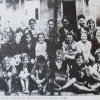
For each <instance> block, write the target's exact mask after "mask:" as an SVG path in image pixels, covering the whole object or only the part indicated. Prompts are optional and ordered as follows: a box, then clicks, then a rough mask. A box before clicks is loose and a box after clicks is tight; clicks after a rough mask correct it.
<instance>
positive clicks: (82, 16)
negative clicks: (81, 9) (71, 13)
mask: <svg viewBox="0 0 100 100" xmlns="http://www.w3.org/2000/svg"><path fill="white" fill-rule="evenodd" d="M80 18H83V19H85V16H84V15H79V16H78V18H77V19H78V20H79V19H80Z"/></svg>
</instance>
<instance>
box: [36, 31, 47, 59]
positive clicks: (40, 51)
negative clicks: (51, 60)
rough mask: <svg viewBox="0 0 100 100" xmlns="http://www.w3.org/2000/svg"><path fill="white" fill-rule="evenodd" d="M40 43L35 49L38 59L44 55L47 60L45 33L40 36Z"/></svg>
mask: <svg viewBox="0 0 100 100" xmlns="http://www.w3.org/2000/svg"><path fill="white" fill-rule="evenodd" d="M37 38H38V42H37V44H36V47H35V53H36V57H38V56H40V55H42V56H44V57H45V59H47V58H48V55H47V43H46V42H45V35H44V34H43V33H40V34H38V37H37Z"/></svg>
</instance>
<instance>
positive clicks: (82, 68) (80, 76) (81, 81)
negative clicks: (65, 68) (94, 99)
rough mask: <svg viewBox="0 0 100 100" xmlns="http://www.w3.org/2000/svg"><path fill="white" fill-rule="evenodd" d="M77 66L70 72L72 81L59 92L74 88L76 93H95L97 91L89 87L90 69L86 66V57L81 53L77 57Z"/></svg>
mask: <svg viewBox="0 0 100 100" xmlns="http://www.w3.org/2000/svg"><path fill="white" fill-rule="evenodd" d="M75 60H76V61H75V65H74V66H73V68H72V69H71V70H70V80H69V81H68V82H67V83H66V84H65V85H64V86H62V87H61V88H59V89H58V90H60V91H61V90H63V89H66V88H68V87H70V86H73V87H74V88H75V89H74V90H75V92H78V93H84V92H85V93H88V92H94V91H95V90H94V89H92V88H90V87H89V86H88V84H89V82H88V79H89V77H90V70H89V67H88V66H86V65H85V62H84V56H83V54H81V53H78V54H77V55H76V56H75Z"/></svg>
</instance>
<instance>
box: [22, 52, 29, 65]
mask: <svg viewBox="0 0 100 100" xmlns="http://www.w3.org/2000/svg"><path fill="white" fill-rule="evenodd" d="M21 57H22V63H23V64H28V63H29V62H30V57H29V56H28V54H27V53H23V54H22V55H21Z"/></svg>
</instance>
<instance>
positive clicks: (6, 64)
mask: <svg viewBox="0 0 100 100" xmlns="http://www.w3.org/2000/svg"><path fill="white" fill-rule="evenodd" d="M10 62H11V60H10V57H8V56H6V57H4V59H3V76H4V79H5V81H6V83H7V85H8V94H11V92H12V89H11V82H12V67H11V65H10Z"/></svg>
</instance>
